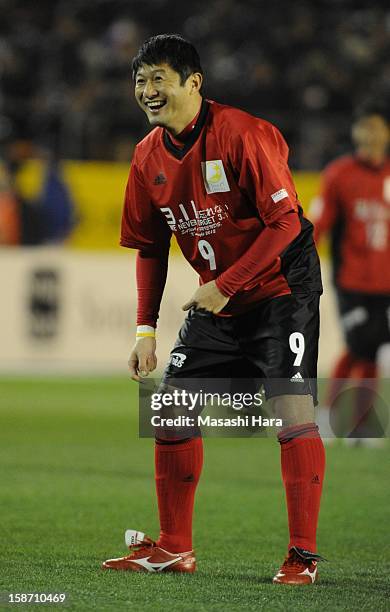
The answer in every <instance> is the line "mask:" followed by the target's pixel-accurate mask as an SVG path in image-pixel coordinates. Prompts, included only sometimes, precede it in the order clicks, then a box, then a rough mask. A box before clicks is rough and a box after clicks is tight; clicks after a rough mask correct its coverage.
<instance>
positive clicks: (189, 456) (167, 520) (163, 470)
mask: <svg viewBox="0 0 390 612" xmlns="http://www.w3.org/2000/svg"><path fill="white" fill-rule="evenodd" d="M177 355H179V356H180V357H179V359H178V358H177ZM238 358H239V347H238V344H237V343H235V342H234V341H233V340H232V338H231V333H230V321H229V320H226V319H221V320H218V318H217V317H215V316H214V315H212V314H211V313H208V312H204V311H197V310H194V309H192V310H191V311H190V312H189V314H188V317H187V318H186V321H185V323H184V325H183V327H182V329H181V330H180V332H179V336H178V339H177V341H176V343H175V346H174V348H173V350H172V352H171V357H170V359H169V363H168V365H167V367H166V370H165V372H164V376H163V382H164V384H169V386H172V385H175V386H176V387H178V388H180V389H182V388H188V386H190V387H191V388H192V387H193V388H194V389H197V390H198V389H199V386H202V385H203V386H204V384H203V383H201V384H200V385H199V382H197V381H206V380H207V379H211V378H228V377H229V373H230V370H231V368H232V366H233V364H234V363H236V362H237V359H238ZM192 433H193V432H192V431H191V430H188V431H187V430H184V431H181V432H174V436H175V438H176V441H175V442H174V443H172V441H171V440H170V439H169V438H170V436H169V432H167V434H164V433H163V432H161V431H160V432H156V437H157V439H156V447H155V448H156V453H155V457H156V490H157V498H158V508H159V516H160V537H159V539H158V543H159V544H160V545H161V546H162V547H164V548H166V549H167V550H169V551H171V552H174V551H181V550H190V549H191V548H192V515H193V507H194V498H195V491H196V488H197V484H198V481H199V478H200V474H201V470H202V464H203V445H202V438H201V436H200V432H198V435H197V436H196V437H193V435H192ZM180 438H181V439H180Z"/></svg>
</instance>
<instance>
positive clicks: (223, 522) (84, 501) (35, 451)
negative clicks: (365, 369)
mask: <svg viewBox="0 0 390 612" xmlns="http://www.w3.org/2000/svg"><path fill="white" fill-rule="evenodd" d="M0 419H1V422H0V456H1V459H0V470H1V472H0V473H1V488H0V495H1V499H0V507H1V521H0V529H1V560H0V563H1V570H0V592H2V593H5V592H18V593H20V592H27V593H31V592H34V593H35V592H38V593H39V592H41V593H49V592H52V593H54V592H66V593H67V594H68V601H67V606H66V609H69V610H80V611H81V610H82V611H85V610H115V611H116V610H118V611H119V610H132V611H136V612H138V611H144V610H150V611H152V610H153V612H156V611H159V610H170V611H183V610H185V611H187V610H188V611H190V610H196V611H201V610H205V611H209V610H210V611H214V610H221V611H222V610H227V611H228V612H230V611H241V610H305V611H307V610H332V611H333V610H388V609H389V595H390V586H389V585H390V579H389V573H390V563H389V558H390V541H389V533H390V520H389V507H390V487H389V484H390V482H389V457H390V449H389V447H388V446H387V447H386V448H385V449H379V450H371V449H348V448H345V447H344V446H343V445H342V444H341V443H340V442H338V443H337V444H336V446H335V447H332V448H329V449H328V451H327V477H326V484H325V487H324V495H323V505H322V511H321V516H320V529H319V552H320V553H321V554H323V555H324V556H325V557H326V558H328V559H329V563H324V564H322V565H321V567H320V579H321V581H320V583H318V585H315V586H313V587H310V586H309V587H301V588H299V587H285V586H282V585H272V583H271V579H272V576H273V574H274V572H275V570H277V568H278V566H279V565H280V563H281V562H282V560H283V557H284V554H285V546H286V543H287V527H286V510H285V503H284V493H283V489H282V484H281V479H280V468H279V448H278V444H277V442H276V441H275V440H265V439H207V440H206V441H205V467H204V471H203V475H202V479H201V483H200V486H199V489H198V494H197V501H196V510H195V525H194V537H195V548H196V550H197V558H198V571H197V573H196V574H194V575H193V576H185V575H184V576H180V575H179V576H175V575H169V574H165V575H149V574H132V573H120V572H118V573H116V572H103V571H101V570H100V563H101V561H102V560H103V559H105V558H107V557H111V556H119V555H121V554H125V548H124V542H123V532H124V530H125V529H126V528H135V529H139V530H143V531H146V532H147V533H148V534H149V535H150V536H152V537H156V536H157V526H158V523H157V513H156V499H155V492H154V481H153V441H152V440H139V439H138V437H137V387H136V385H135V384H134V383H132V382H130V381H129V380H126V379H124V378H100V379H97V378H96V379H95V378H94V379H92V378H89V379H83V378H80V379H67V378H66V379H46V378H41V379H35V380H33V379H31V380H29V379H23V378H20V379H7V380H5V379H3V380H0ZM1 606H2V607H1ZM0 607H1V609H11V608H10V607H5V605H4V604H0ZM13 607H17V608H18V609H27V608H29V609H33V610H38V609H46V610H47V609H59V608H61V606H60V605H59V604H58V605H56V606H55V605H49V606H45V607H43V606H39V605H34V606H32V607H31V606H22V605H18V606H13ZM63 607H64V606H63Z"/></svg>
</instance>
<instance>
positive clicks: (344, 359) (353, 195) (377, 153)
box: [313, 101, 390, 444]
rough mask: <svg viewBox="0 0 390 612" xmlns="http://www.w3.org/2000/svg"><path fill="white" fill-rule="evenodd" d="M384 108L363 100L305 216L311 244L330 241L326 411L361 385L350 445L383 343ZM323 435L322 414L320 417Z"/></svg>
mask: <svg viewBox="0 0 390 612" xmlns="http://www.w3.org/2000/svg"><path fill="white" fill-rule="evenodd" d="M389 112H390V111H389V106H388V105H386V104H385V103H379V102H373V101H367V102H366V103H364V104H362V105H361V106H360V107H359V108H358V109H357V111H356V113H355V117H354V121H353V125H352V140H353V143H354V146H355V151H354V153H353V154H352V155H345V156H343V157H340V158H338V159H336V160H335V161H333V162H332V163H330V164H329V165H328V166H327V167H326V169H325V170H324V173H323V177H322V192H321V198H320V199H319V200H318V201H317V202H316V206H315V208H314V209H313V217H314V220H315V231H314V236H315V240H316V242H317V244H318V243H319V241H320V240H321V238H322V237H323V236H324V235H325V234H329V236H330V248H331V259H332V268H333V270H332V272H333V282H334V285H335V288H336V292H337V303H338V309H339V314H340V321H341V326H342V330H343V334H344V339H345V344H346V350H345V351H344V353H343V354H342V355H341V356H340V358H339V360H338V361H337V363H336V365H335V367H334V369H333V372H332V375H331V381H330V384H329V388H328V393H327V399H326V405H327V406H332V404H333V403H334V402H335V400H336V399H337V396H338V395H339V394H340V392H341V390H342V389H343V387H344V382H345V379H348V378H350V377H353V378H355V379H357V380H360V381H363V380H366V382H365V383H364V384H362V386H360V387H357V388H356V392H355V418H354V422H352V424H351V431H350V436H351V438H355V437H356V438H360V439H361V440H360V441H361V442H362V443H364V442H365V441H366V443H367V444H369V442H367V438H370V437H371V436H374V435H375V434H373V433H372V432H371V433H370V429H369V428H367V418H368V416H369V410H370V408H371V405H372V402H373V398H374V394H375V388H376V380H377V377H378V351H379V349H380V347H381V346H383V345H385V344H387V343H389V342H390V331H389V329H390V160H389V157H388V146H389ZM320 425H321V428H322V429H321V431H322V432H323V434H325V432H326V431H328V433H329V412H328V410H327V409H326V408H323V409H322V410H321V414H320Z"/></svg>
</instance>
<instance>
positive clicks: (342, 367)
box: [326, 351, 355, 406]
mask: <svg viewBox="0 0 390 612" xmlns="http://www.w3.org/2000/svg"><path fill="white" fill-rule="evenodd" d="M354 367H355V357H354V356H353V355H351V353H349V352H348V351H346V352H345V353H344V354H343V355H341V357H340V359H339V360H338V362H337V363H336V366H335V368H334V370H333V372H332V376H331V379H330V383H329V387H328V391H327V399H326V404H327V405H328V406H331V405H332V404H333V402H334V400H335V399H336V397H337V396H338V394H339V393H340V391H341V389H342V388H343V387H344V380H343V379H345V378H350V376H351V374H352V370H353V369H354Z"/></svg>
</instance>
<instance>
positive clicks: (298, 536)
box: [278, 423, 325, 552]
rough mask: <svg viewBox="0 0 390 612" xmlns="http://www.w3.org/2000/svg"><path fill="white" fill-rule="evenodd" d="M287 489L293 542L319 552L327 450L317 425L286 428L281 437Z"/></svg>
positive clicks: (309, 424) (289, 523) (291, 540)
mask: <svg viewBox="0 0 390 612" xmlns="http://www.w3.org/2000/svg"><path fill="white" fill-rule="evenodd" d="M278 438H279V442H280V445H281V462H282V477H283V481H284V486H285V489H286V498H287V511H288V526H289V531H290V542H289V545H288V548H289V549H290V548H291V547H292V546H298V547H299V548H304V549H305V550H310V551H311V552H316V550H317V545H316V533H317V522H318V514H319V510H320V501H321V491H322V482H323V479H324V472H325V450H324V445H323V444H322V440H321V438H320V435H319V433H318V427H317V425H316V424H315V423H305V424H303V425H296V426H294V427H289V428H287V429H284V430H283V431H282V432H281V433H280V434H279V435H278Z"/></svg>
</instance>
